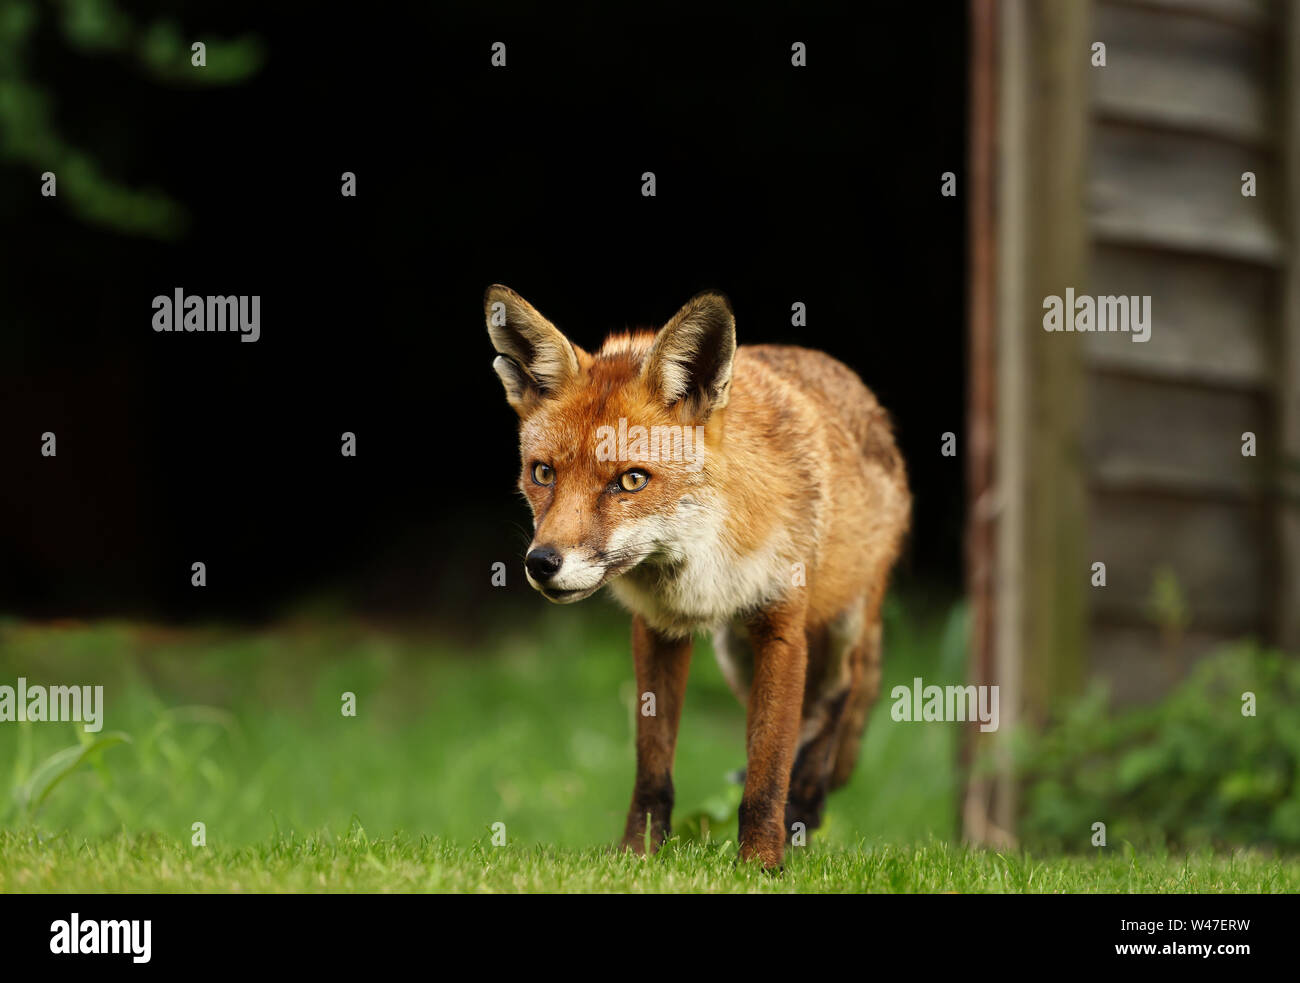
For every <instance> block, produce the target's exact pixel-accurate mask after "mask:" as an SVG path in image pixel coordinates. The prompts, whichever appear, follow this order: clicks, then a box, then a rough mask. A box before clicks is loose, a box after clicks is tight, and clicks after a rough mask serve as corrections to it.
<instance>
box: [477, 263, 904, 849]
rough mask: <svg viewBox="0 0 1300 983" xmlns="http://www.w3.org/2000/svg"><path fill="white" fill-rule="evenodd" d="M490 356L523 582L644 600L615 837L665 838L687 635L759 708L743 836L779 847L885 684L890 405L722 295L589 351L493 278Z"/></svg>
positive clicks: (632, 606) (567, 594)
mask: <svg viewBox="0 0 1300 983" xmlns="http://www.w3.org/2000/svg"><path fill="white" fill-rule="evenodd" d="M484 307H485V313H486V317H487V328H488V334H489V336H490V338H491V340H492V345H493V347H494V348H495V349H496V351H497V353H498V354H497V358H496V360H495V361H494V362H493V368H494V369H495V370H496V373H497V375H498V376H500V378H501V382H502V383H503V384H504V386H505V391H506V399H507V401H508V402H509V403H510V405H511V406H512V407H513V408H514V409H515V411H516V412H517V413H518V414H519V420H520V425H519V446H520V452H521V456H522V471H521V474H520V477H519V488H520V490H521V491H522V492H523V494H524V497H525V498H527V499H528V504H529V505H530V506H531V507H532V511H533V525H534V533H533V540H532V543H531V544H530V546H529V548H528V552H527V555H526V557H525V560H524V567H525V571H526V575H527V578H528V582H529V584H531V585H532V587H533V588H534V589H536V590H537V591H538V592H539V593H540V594H541V595H542V596H543V597H545V598H546V599H547V600H549V601H553V602H555V603H557V604H570V603H573V602H574V601H580V600H582V599H583V598H585V597H588V596H590V595H591V594H593V593H594V592H595V591H596V590H598V589H599V588H601V587H603V586H605V585H606V584H608V585H609V587H610V589H611V591H612V592H613V594H614V596H615V597H616V598H617V599H618V601H619V602H620V603H622V604H623V605H624V606H625V607H626V608H628V609H629V610H630V611H631V613H632V652H633V657H634V659H635V663H636V683H637V692H638V693H639V694H645V693H653V694H654V700H655V713H654V715H653V716H646V715H641V714H639V715H638V716H637V718H636V720H637V737H636V783H635V785H634V788H633V792H632V803H631V806H630V808H629V809H628V817H627V825H626V828H625V829H624V835H623V846H624V847H625V848H628V849H631V850H634V851H636V852H638V853H640V852H642V851H643V850H644V848H645V845H646V844H647V843H649V845H650V847H651V849H658V847H659V846H660V845H661V844H662V843H663V841H664V840H665V839H666V838H667V837H668V835H669V830H670V820H671V813H672V807H673V780H672V769H673V758H674V752H675V749H676V744H677V727H678V722H679V720H680V719H681V707H682V699H683V696H684V694H685V690H686V676H687V669H688V666H689V663H690V657H691V646H692V639H693V636H694V635H695V634H696V633H697V632H701V631H708V632H711V633H713V639H714V649H715V652H716V655H717V659H718V663H719V665H720V666H721V668H722V672H723V675H724V676H725V677H726V679H727V682H728V683H729V685H730V686H731V688H732V690H733V691H734V692H735V694H736V696H737V697H738V698H739V700H740V702H741V704H742V705H744V706H745V707H746V711H747V725H746V733H747V748H746V757H747V766H746V769H745V780H744V792H743V795H742V798H741V803H740V810H739V821H740V857H741V859H743V860H758V861H760V862H761V863H762V864H763V865H764V866H767V867H777V866H780V865H781V863H782V862H783V859H784V852H785V844H786V841H787V839H788V838H789V837H790V836H791V833H792V831H793V830H794V829H796V828H797V827H796V826H795V824H796V823H802V824H803V828H804V829H806V830H809V831H811V830H812V829H815V828H816V827H817V826H819V825H820V823H821V816H822V809H823V806H824V804H825V800H826V795H827V793H828V792H829V791H831V790H833V789H835V788H838V787H839V786H841V785H843V784H844V783H845V782H846V781H847V780H848V778H849V776H850V775H851V773H852V771H853V766H854V762H855V761H856V759H857V754H858V747H859V744H860V740H861V735H862V730H863V727H864V726H865V724H866V719H867V714H868V711H869V710H870V708H871V704H872V703H873V702H875V699H876V696H877V693H878V691H879V688H880V658H881V657H880V644H881V640H880V609H881V602H882V599H883V596H884V593H885V585H886V582H887V581H888V578H889V573H890V569H891V568H892V566H893V565H894V561H895V560H896V558H897V557H898V554H899V551H900V549H901V548H902V542H903V538H904V536H905V534H906V532H907V529H908V525H909V521H910V514H911V494H910V492H909V491H908V484H907V474H906V468H905V466H904V463H903V459H902V456H901V455H900V454H899V451H898V448H897V447H896V445H895V443H894V437H893V433H892V428H891V425H890V421H889V417H888V415H887V414H886V412H885V410H884V409H882V408H881V407H880V405H879V404H878V403H877V402H876V399H875V397H874V396H872V394H871V393H870V391H869V390H868V389H867V388H866V386H864V385H863V384H862V381H861V380H860V379H859V378H858V377H857V375H855V374H854V373H853V371H852V370H850V369H849V368H847V367H846V366H845V365H843V364H842V363H840V362H837V361H836V360H835V359H833V358H831V357H830V356H828V355H825V354H823V353H821V352H817V351H810V350H808V349H804V348H796V347H789V346H781V345H756V346H746V347H739V348H738V347H737V346H736V327H735V317H734V316H733V314H732V310H731V305H730V303H729V302H728V300H727V298H726V297H724V296H723V295H721V294H719V293H713V292H708V293H702V294H699V295H698V296H696V297H694V298H693V299H692V300H690V301H689V302H688V303H687V304H686V306H685V307H683V308H682V309H681V310H680V311H678V312H677V314H676V315H675V316H674V317H673V318H672V319H671V320H670V321H669V322H668V323H667V324H665V325H664V326H663V327H662V328H660V329H659V330H658V331H657V332H656V331H640V332H632V333H624V334H616V335H613V336H611V337H610V338H609V339H608V340H607V341H606V342H605V344H604V345H603V346H602V347H601V349H600V350H599V351H597V352H596V353H595V354H589V353H588V352H585V351H583V350H582V349H581V348H579V347H578V346H577V345H575V344H573V343H572V342H570V341H569V340H568V339H567V338H566V337H565V336H564V335H563V334H561V333H560V331H559V330H558V329H557V328H556V327H555V326H554V325H553V324H551V322H550V321H548V320H547V319H546V318H544V317H543V316H542V315H541V314H540V313H538V312H537V311H536V310H535V309H534V308H533V307H532V306H531V305H530V304H529V303H528V302H527V301H525V300H524V299H523V298H522V297H520V296H519V295H518V294H516V293H515V292H514V291H512V290H510V289H509V288H507V287H503V286H500V285H496V286H492V287H490V288H488V291H487V295H486V297H485V299H484Z"/></svg>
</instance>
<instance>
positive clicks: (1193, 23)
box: [1081, 0, 1289, 702]
mask: <svg viewBox="0 0 1300 983" xmlns="http://www.w3.org/2000/svg"><path fill="white" fill-rule="evenodd" d="M1282 13H1283V12H1282V10H1281V9H1280V8H1278V7H1276V6H1275V5H1273V4H1269V3H1266V2H1263V0H1259V2H1251V0H1184V2H1174V0H1162V2H1150V0H1147V2H1132V0H1096V2H1095V3H1093V5H1092V21H1091V39H1092V40H1094V41H1101V42H1104V43H1105V44H1106V61H1107V64H1106V67H1105V68H1094V69H1093V70H1092V71H1091V73H1090V76H1089V77H1090V79H1091V97H1090V105H1089V115H1090V119H1089V162H1088V177H1087V217H1088V218H1087V221H1088V232H1089V255H1088V261H1089V262H1088V274H1087V283H1086V285H1085V287H1084V288H1083V289H1082V290H1081V292H1083V293H1087V294H1091V295H1094V296H1104V295H1112V294H1113V295H1120V294H1123V295H1128V296H1134V295H1138V296H1143V295H1146V296H1150V297H1151V309H1152V333H1151V339H1150V341H1148V342H1146V343H1135V342H1134V341H1133V340H1132V338H1131V337H1130V336H1129V335H1127V334H1123V333H1105V334H1100V333H1099V334H1090V335H1085V336H1083V339H1082V340H1083V342H1084V346H1083V351H1084V357H1085V364H1086V373H1085V375H1086V383H1085V387H1084V389H1085V396H1084V407H1085V409H1084V430H1083V443H1084V447H1083V457H1084V462H1085V464H1084V468H1085V473H1086V475H1087V484H1088V508H1087V517H1086V522H1087V535H1086V542H1087V550H1088V554H1089V558H1090V562H1092V561H1094V560H1100V561H1102V562H1105V563H1106V566H1107V586H1106V587H1105V588H1092V589H1090V590H1089V591H1088V601H1089V605H1088V627H1089V646H1088V650H1089V658H1088V662H1089V672H1090V675H1093V676H1098V675H1099V676H1101V677H1103V678H1105V679H1107V680H1108V681H1109V682H1110V683H1111V685H1112V687H1113V691H1114V693H1115V695H1116V697H1117V699H1119V700H1120V701H1124V702H1127V701H1131V700H1141V699H1149V698H1151V697H1154V696H1156V695H1158V694H1159V693H1160V692H1162V691H1164V690H1165V689H1167V688H1168V686H1169V685H1170V684H1171V683H1172V682H1173V681H1175V680H1176V679H1177V678H1178V676H1180V675H1181V674H1182V673H1183V672H1184V671H1185V670H1186V668H1187V665H1188V664H1189V663H1190V662H1191V661H1192V660H1194V659H1195V658H1198V657H1199V656H1200V655H1202V654H1204V653H1205V652H1206V651H1208V650H1210V649H1211V648H1213V647H1214V646H1215V645H1216V644H1218V643H1220V642H1223V641H1225V640H1228V639H1232V638H1239V637H1241V636H1243V635H1254V636H1257V637H1268V636H1270V635H1272V634H1273V629H1274V628H1275V626H1276V624H1277V614H1278V612H1277V605H1278V604H1279V603H1281V602H1280V599H1279V598H1278V596H1277V593H1276V591H1275V590H1274V586H1275V584H1276V583H1277V577H1278V574H1279V572H1280V569H1281V567H1282V562H1281V561H1282V558H1281V557H1280V556H1279V555H1278V554H1279V549H1278V536H1277V525H1276V520H1277V514H1276V513H1277V508H1278V506H1277V503H1276V500H1275V498H1274V496H1273V495H1272V494H1271V491H1270V481H1271V478H1270V475H1271V474H1275V472H1273V471H1271V470H1270V465H1271V462H1272V461H1273V460H1274V459H1275V456H1276V455H1275V454H1274V453H1271V451H1274V450H1276V448H1277V438H1278V436H1279V434H1278V430H1279V427H1278V420H1279V405H1278V398H1279V393H1278V391H1277V390H1278V386H1277V381H1276V380H1277V371H1276V370H1277V366H1278V364H1279V359H1280V358H1281V357H1282V351H1283V346H1282V341H1283V337H1284V330H1285V328H1284V324H1283V318H1282V311H1281V308H1282V304H1281V300H1282V296H1283V294H1282V290H1283V286H1284V283H1285V279H1286V277H1285V272H1286V269H1287V266H1286V264H1287V254H1288V250H1287V240H1288V234H1289V232H1288V228H1287V224H1288V223H1287V221H1286V218H1285V202H1286V198H1287V195H1286V194H1285V193H1284V192H1285V191H1286V189H1285V188H1284V186H1283V184H1282V180H1283V177H1284V176H1285V175H1286V173H1287V171H1286V167H1285V162H1284V156H1285V147H1286V141H1285V139H1283V135H1284V133H1285V128H1284V127H1283V126H1282V117H1283V99H1282V96H1283V85H1282V82H1281V78H1282V75H1281V72H1280V58H1279V57H1278V55H1279V53H1280V49H1281V46H1280V44H1279V37H1280V34H1281V31H1282V29H1283V17H1282ZM1245 171H1251V172H1254V174H1255V177H1256V188H1257V196H1256V197H1244V196H1243V195H1242V193H1241V187H1242V173H1243V172H1245ZM1246 431H1250V432H1253V433H1254V434H1255V435H1256V438H1257V442H1258V449H1259V450H1258V453H1259V456H1258V457H1256V458H1249V457H1244V456H1243V455H1242V452H1241V447H1242V434H1243V433H1244V432H1246ZM1162 569H1167V570H1170V571H1172V573H1173V574H1174V577H1175V578H1176V580H1177V583H1178V585H1179V586H1180V588H1181V590H1182V592H1183V594H1184V596H1185V598H1186V602H1187V607H1188V612H1189V614H1190V624H1189V625H1188V626H1187V628H1186V630H1185V631H1184V632H1182V633H1181V636H1180V637H1178V638H1177V639H1176V640H1175V642H1174V643H1172V644H1171V643H1170V640H1169V638H1168V637H1166V638H1165V639H1163V640H1162V636H1161V633H1160V631H1159V629H1158V628H1157V626H1156V621H1155V618H1154V617H1153V613H1152V603H1151V600H1152V592H1153V588H1154V584H1155V581H1156V578H1157V576H1158V574H1159V572H1160V571H1161V570H1162Z"/></svg>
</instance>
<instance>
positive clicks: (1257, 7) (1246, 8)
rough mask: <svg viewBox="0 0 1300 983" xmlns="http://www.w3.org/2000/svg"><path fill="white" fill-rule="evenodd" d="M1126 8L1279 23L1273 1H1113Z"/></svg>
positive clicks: (1254, 24)
mask: <svg viewBox="0 0 1300 983" xmlns="http://www.w3.org/2000/svg"><path fill="white" fill-rule="evenodd" d="M1112 2H1115V3H1119V4H1121V5H1122V6H1125V7H1141V8H1146V9H1149V10H1158V11H1161V12H1163V13H1169V14H1178V15H1182V16H1184V17H1200V18H1203V19H1206V20H1211V21H1216V22H1218V23H1220V24H1227V25H1231V26H1233V27H1237V28H1241V29H1245V30H1251V31H1267V30H1269V29H1271V28H1273V27H1275V25H1276V24H1277V21H1278V15H1277V7H1276V5H1275V3H1273V2H1271V0H1112Z"/></svg>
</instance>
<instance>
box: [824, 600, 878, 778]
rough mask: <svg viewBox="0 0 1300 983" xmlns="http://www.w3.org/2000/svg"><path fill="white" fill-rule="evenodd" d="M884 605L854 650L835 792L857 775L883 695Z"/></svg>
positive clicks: (836, 763)
mask: <svg viewBox="0 0 1300 983" xmlns="http://www.w3.org/2000/svg"><path fill="white" fill-rule="evenodd" d="M880 638H881V626H880V606H879V604H877V605H876V609H875V611H873V612H871V618H870V620H869V621H868V622H867V627H866V630H865V631H864V632H863V633H862V642H861V644H859V645H858V647H857V648H856V649H854V651H853V658H852V662H853V682H852V683H851V685H850V687H849V695H848V701H847V702H846V704H845V706H844V713H843V714H842V715H841V717H840V725H839V734H838V737H837V740H836V745H837V746H836V749H835V761H834V764H833V765H832V767H831V781H830V787H831V791H834V790H835V789H837V788H839V787H840V786H841V785H844V784H845V783H847V782H848V780H849V779H850V778H851V777H852V775H853V766H854V765H855V764H857V761H858V751H859V750H861V748H862V732H863V730H865V729H866V726H867V717H868V716H869V715H870V714H871V707H872V705H873V704H874V703H875V702H876V698H877V697H878V696H879V695H880V673H881V664H880V663H881V658H880V652H881V649H880Z"/></svg>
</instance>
